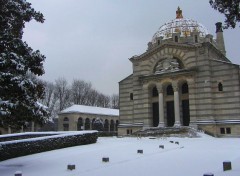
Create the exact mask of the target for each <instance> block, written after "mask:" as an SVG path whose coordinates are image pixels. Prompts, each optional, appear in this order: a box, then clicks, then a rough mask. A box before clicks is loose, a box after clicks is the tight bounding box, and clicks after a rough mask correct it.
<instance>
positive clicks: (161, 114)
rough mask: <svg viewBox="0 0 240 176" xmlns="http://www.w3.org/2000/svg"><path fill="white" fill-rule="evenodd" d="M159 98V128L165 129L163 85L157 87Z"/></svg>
mask: <svg viewBox="0 0 240 176" xmlns="http://www.w3.org/2000/svg"><path fill="white" fill-rule="evenodd" d="M157 89H158V97H159V102H158V105H159V124H158V127H164V126H165V124H164V103H163V86H162V85H161V84H159V85H157Z"/></svg>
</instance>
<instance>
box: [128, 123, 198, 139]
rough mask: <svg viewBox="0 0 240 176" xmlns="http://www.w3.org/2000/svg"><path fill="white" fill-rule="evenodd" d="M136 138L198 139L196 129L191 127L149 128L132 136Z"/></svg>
mask: <svg viewBox="0 0 240 176" xmlns="http://www.w3.org/2000/svg"><path fill="white" fill-rule="evenodd" d="M132 136H137V137H148V136H154V137H199V134H198V132H197V130H196V129H194V128H191V127H182V126H181V127H151V128H145V129H143V130H139V131H137V132H135V133H133V134H132Z"/></svg>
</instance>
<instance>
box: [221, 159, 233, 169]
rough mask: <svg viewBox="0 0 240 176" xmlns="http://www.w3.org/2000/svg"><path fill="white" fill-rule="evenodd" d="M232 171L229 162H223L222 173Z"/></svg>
mask: <svg viewBox="0 0 240 176" xmlns="http://www.w3.org/2000/svg"><path fill="white" fill-rule="evenodd" d="M227 170H232V164H231V161H224V162H223V171H227Z"/></svg>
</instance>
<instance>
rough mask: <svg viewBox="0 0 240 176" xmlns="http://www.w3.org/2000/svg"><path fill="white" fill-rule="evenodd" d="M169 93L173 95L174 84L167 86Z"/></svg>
mask: <svg viewBox="0 0 240 176" xmlns="http://www.w3.org/2000/svg"><path fill="white" fill-rule="evenodd" d="M167 95H173V87H172V85H168V86H167Z"/></svg>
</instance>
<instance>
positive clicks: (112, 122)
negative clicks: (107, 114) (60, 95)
mask: <svg viewBox="0 0 240 176" xmlns="http://www.w3.org/2000/svg"><path fill="white" fill-rule="evenodd" d="M110 131H114V121H113V120H111V121H110Z"/></svg>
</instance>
